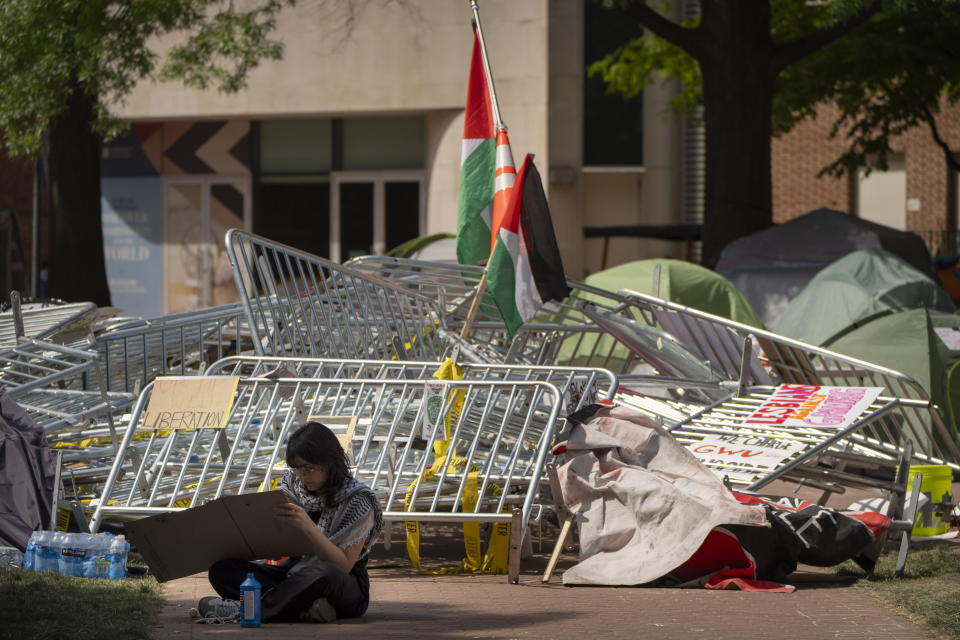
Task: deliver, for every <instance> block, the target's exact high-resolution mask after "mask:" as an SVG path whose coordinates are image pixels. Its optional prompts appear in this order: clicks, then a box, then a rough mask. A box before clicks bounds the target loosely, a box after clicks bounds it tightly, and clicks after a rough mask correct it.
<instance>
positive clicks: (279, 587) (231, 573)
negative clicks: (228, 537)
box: [208, 558, 370, 622]
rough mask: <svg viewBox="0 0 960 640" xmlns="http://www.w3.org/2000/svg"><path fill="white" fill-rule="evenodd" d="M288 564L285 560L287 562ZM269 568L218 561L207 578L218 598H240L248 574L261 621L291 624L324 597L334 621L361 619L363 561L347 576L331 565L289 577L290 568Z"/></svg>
mask: <svg viewBox="0 0 960 640" xmlns="http://www.w3.org/2000/svg"><path fill="white" fill-rule="evenodd" d="M288 562H289V561H288ZM292 566H293V563H290V564H288V565H287V566H272V565H266V564H260V563H258V562H248V561H246V560H220V561H219V562H217V563H215V564H214V565H213V566H212V567H210V571H209V572H208V577H209V578H210V584H211V585H212V586H213V588H214V590H216V592H217V593H218V594H220V597H221V598H230V599H232V600H239V599H240V583H241V582H243V581H244V580H246V578H247V574H248V573H253V576H254V577H255V578H256V579H257V582H259V583H260V619H261V620H262V621H263V622H291V621H297V620H299V619H300V612H301V611H305V610H307V609H309V608H310V605H311V604H313V601H314V600H316V599H317V598H326V599H327V601H328V602H330V604H332V605H333V608H334V609H336V610H337V617H338V618H355V617H357V616H361V615H363V614H364V612H365V611H366V610H367V605H369V604H370V578H369V577H368V575H367V559H366V558H364V559H363V560H358V561H357V563H356V564H355V565H353V569H351V570H350V573H346V572H344V571H343V569H341V568H340V567H338V566H337V565H335V564H333V563H332V562H319V563H315V564H313V565H311V566H309V567H305V568H304V569H302V570H298V571H297V572H296V573H294V574H293V575H288V574H287V572H288V571H289V569H290V567H292Z"/></svg>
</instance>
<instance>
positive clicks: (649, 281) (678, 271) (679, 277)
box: [557, 258, 763, 370]
mask: <svg viewBox="0 0 960 640" xmlns="http://www.w3.org/2000/svg"><path fill="white" fill-rule="evenodd" d="M658 266H659V283H658V287H657V290H656V291H655V290H654V274H655V271H656V270H657V267H658ZM583 282H584V284H587V285H590V286H592V287H595V288H597V289H604V290H606V291H610V292H613V293H616V292H617V291H619V290H620V289H631V290H633V291H639V292H640V293H646V294H648V295H653V296H656V297H658V298H662V299H667V300H670V301H671V302H675V303H677V304H682V305H685V306H688V307H692V308H694V309H697V310H699V311H704V312H706V313H710V314H713V315H717V316H722V317H724V318H729V319H731V320H735V321H736V322H741V323H743V324H748V325H751V326H754V327H762V326H763V325H762V324H761V323H760V319H759V317H757V314H756V313H755V312H754V310H753V309H752V308H751V307H750V303H748V302H747V300H746V298H744V297H743V295H741V294H740V292H739V291H737V289H736V287H734V286H733V284H731V283H730V281H729V280H727V279H726V278H724V277H723V276H721V275H720V274H718V273H716V272H714V271H711V270H710V269H707V268H705V267H701V266H700V265H698V264H694V263H692V262H686V261H684V260H673V259H669V258H650V259H647V260H635V261H633V262H626V263H624V264H621V265H617V266H616V267H611V268H609V269H604V270H603V271H598V272H596V273H593V274H591V275H589V276H587V277H586V278H585V279H584V281H583ZM578 301H590V302H598V303H600V304H606V305H609V304H610V299H609V298H603V297H601V296H598V295H595V294H592V293H589V292H587V291H584V290H582V289H576V288H574V291H573V293H572V294H571V296H570V298H568V299H567V302H568V303H569V304H573V305H575V304H577V302H578ZM637 320H640V319H639V318H637ZM613 340H614V338H612V337H610V336H603V337H601V338H600V341H599V343H598V342H597V339H596V338H586V339H584V340H582V341H581V340H580V339H579V338H578V337H573V338H568V339H567V340H565V341H564V343H563V344H562V345H561V348H560V351H559V353H558V354H557V362H558V363H564V364H571V365H578V366H579V365H584V366H586V365H593V366H606V367H609V368H611V369H613V370H616V369H617V368H618V367H620V365H622V364H623V363H624V361H626V360H627V359H628V356H629V355H630V354H629V350H628V349H627V348H626V347H625V346H623V345H617V346H616V347H615V348H614V349H613V352H612V353H611V354H610V355H611V360H610V361H604V362H601V361H600V359H599V358H594V359H593V360H591V359H590V358H589V356H588V354H590V353H591V352H593V351H594V349H595V350H596V352H597V353H609V352H610V347H611V345H613Z"/></svg>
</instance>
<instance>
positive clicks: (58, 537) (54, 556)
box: [44, 531, 67, 573]
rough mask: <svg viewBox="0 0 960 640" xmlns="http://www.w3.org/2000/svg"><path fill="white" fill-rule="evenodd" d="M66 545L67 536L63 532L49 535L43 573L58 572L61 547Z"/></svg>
mask: <svg viewBox="0 0 960 640" xmlns="http://www.w3.org/2000/svg"><path fill="white" fill-rule="evenodd" d="M66 543H67V534H66V533H64V532H63V531H54V532H53V533H52V534H51V535H50V544H49V546H48V547H47V548H48V551H47V562H46V565H45V566H44V571H49V572H51V573H59V572H60V558H62V557H63V546H64V545H65V544H66Z"/></svg>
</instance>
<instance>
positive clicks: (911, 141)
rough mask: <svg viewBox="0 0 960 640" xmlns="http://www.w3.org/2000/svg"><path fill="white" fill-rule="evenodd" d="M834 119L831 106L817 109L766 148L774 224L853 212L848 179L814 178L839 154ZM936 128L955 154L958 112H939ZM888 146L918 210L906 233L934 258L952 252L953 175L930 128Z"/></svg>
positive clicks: (959, 132)
mask: <svg viewBox="0 0 960 640" xmlns="http://www.w3.org/2000/svg"><path fill="white" fill-rule="evenodd" d="M836 116H837V108H836V107H835V106H834V105H823V106H821V107H820V108H819V109H818V110H817V114H816V117H814V118H811V119H808V120H807V121H805V122H802V123H800V124H798V125H797V126H796V127H794V129H793V130H791V131H790V132H789V133H788V134H786V135H784V136H782V137H781V138H778V139H775V140H774V141H773V142H772V145H771V155H772V160H773V162H772V171H773V174H772V178H773V219H774V222H778V223H779V222H785V221H787V220H790V219H792V218H795V217H797V216H799V215H802V214H804V213H806V212H808V211H811V210H813V209H817V208H819V207H830V208H831V209H837V210H840V211H846V212H852V211H854V209H855V207H854V202H853V200H852V199H853V192H854V190H853V189H852V185H851V181H850V178H849V177H848V176H844V177H842V178H839V179H838V178H834V177H832V176H824V177H819V178H818V177H817V173H818V172H819V171H820V170H821V169H822V168H823V167H825V166H827V165H828V164H830V162H832V161H833V160H835V159H836V158H837V157H838V156H839V155H840V153H841V152H842V151H843V148H844V144H843V142H842V140H841V139H839V138H840V136H838V139H834V140H831V139H830V137H829V132H830V127H831V125H832V123H833V121H834V120H835V119H836ZM937 127H938V130H939V133H940V136H941V137H942V138H943V139H944V140H945V141H946V142H947V143H948V144H949V146H950V148H951V149H955V150H960V108H958V107H954V108H946V107H945V108H944V109H943V110H942V111H941V113H940V114H939V115H938V116H937ZM891 146H892V147H893V149H894V151H895V152H900V153H903V156H904V164H905V169H906V180H907V194H906V195H907V199H908V201H913V203H914V204H917V205H919V208H918V210H916V211H908V212H907V229H909V230H910V231H914V232H916V233H919V234H920V235H921V236H922V237H923V238H924V239H925V240H926V241H927V244H928V246H929V247H930V250H931V253H933V254H934V255H937V254H943V253H953V252H955V251H956V250H957V247H955V246H954V245H953V241H952V237H953V235H954V233H955V230H956V228H957V220H956V212H957V202H956V181H957V174H956V173H955V172H953V171H952V170H951V169H950V167H949V165H948V164H947V161H946V158H945V157H944V153H943V150H942V149H941V148H940V147H939V146H938V145H937V144H936V143H935V142H934V139H933V136H932V135H931V133H930V128H929V127H927V126H925V125H924V126H918V127H915V128H913V129H911V130H910V131H908V132H906V133H905V134H903V135H902V136H900V137H899V139H897V140H895V141H894V142H893V143H892V145H891ZM948 238H950V239H949V240H948Z"/></svg>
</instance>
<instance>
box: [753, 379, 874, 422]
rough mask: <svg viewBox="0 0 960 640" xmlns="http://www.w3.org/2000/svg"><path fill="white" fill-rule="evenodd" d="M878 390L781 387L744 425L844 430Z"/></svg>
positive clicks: (786, 385)
mask: <svg viewBox="0 0 960 640" xmlns="http://www.w3.org/2000/svg"><path fill="white" fill-rule="evenodd" d="M881 391H883V389H882V388H880V387H825V386H821V385H815V384H782V385H780V386H779V387H777V389H776V391H774V392H773V395H771V396H770V397H769V398H767V399H766V400H764V401H763V404H761V405H760V406H759V407H758V408H757V409H756V410H755V411H753V413H751V414H750V415H749V416H747V417H746V418H745V419H744V421H743V424H744V425H747V426H750V425H766V426H783V427H820V428H826V429H843V428H846V427H848V426H849V425H851V424H853V421H854V420H856V419H857V418H859V417H860V414H861V413H863V412H864V410H866V408H867V407H869V406H870V405H871V404H872V403H873V401H874V400H876V399H877V396H879V395H880V392H881Z"/></svg>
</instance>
